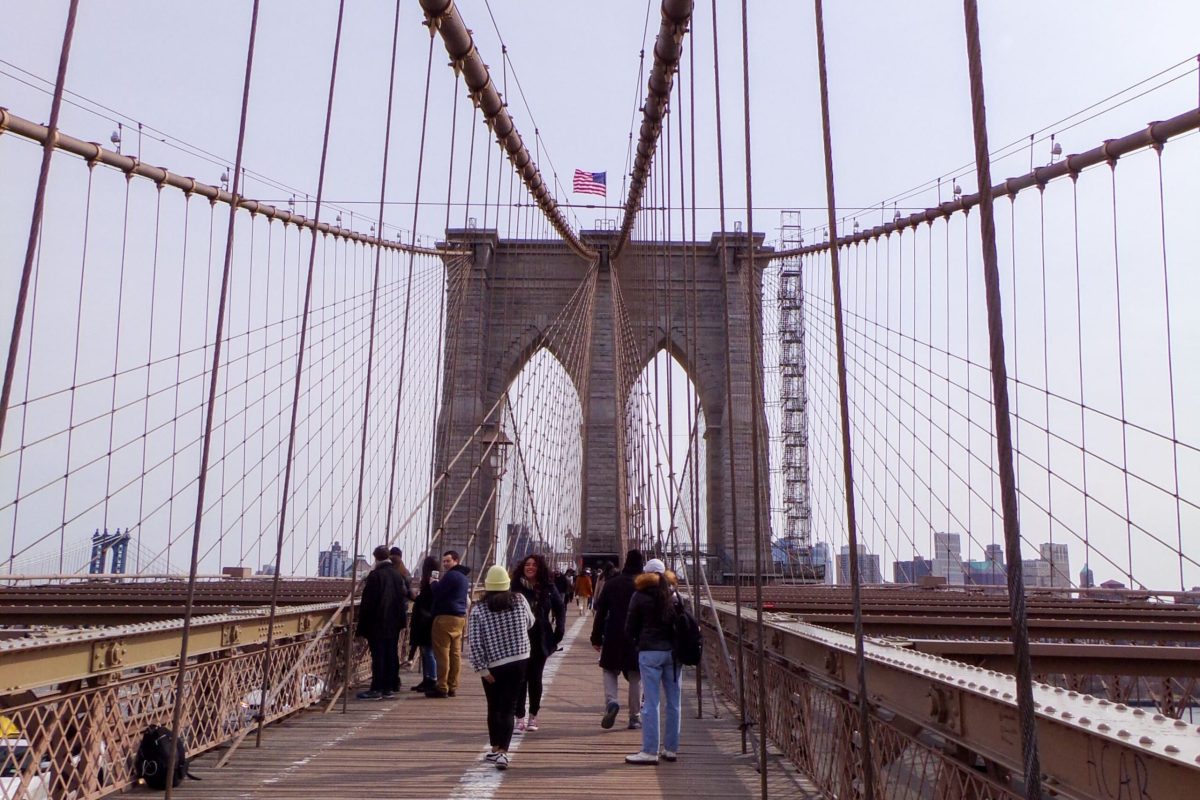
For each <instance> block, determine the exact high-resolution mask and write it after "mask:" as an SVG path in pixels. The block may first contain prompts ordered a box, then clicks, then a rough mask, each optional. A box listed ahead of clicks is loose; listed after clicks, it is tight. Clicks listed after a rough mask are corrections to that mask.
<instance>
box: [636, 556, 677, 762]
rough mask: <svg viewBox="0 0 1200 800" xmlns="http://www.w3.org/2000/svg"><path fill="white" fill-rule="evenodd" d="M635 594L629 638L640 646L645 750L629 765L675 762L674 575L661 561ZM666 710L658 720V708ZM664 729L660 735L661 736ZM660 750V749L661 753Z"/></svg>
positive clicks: (648, 569) (641, 577)
mask: <svg viewBox="0 0 1200 800" xmlns="http://www.w3.org/2000/svg"><path fill="white" fill-rule="evenodd" d="M634 587H635V588H636V589H637V592H636V593H635V594H634V596H633V599H632V600H630V601H629V613H628V614H627V616H626V619H625V635H626V636H628V637H629V640H630V641H632V642H637V648H638V669H639V671H640V672H641V675H642V749H641V750H640V751H639V752H637V753H634V754H633V755H629V756H625V763H627V764H657V763H658V759H659V757H660V756H661V757H662V759H663V760H664V761H675V760H676V758H677V757H678V756H677V754H678V752H679V702H680V684H679V673H680V672H681V671H682V669H683V667H682V665H679V664H676V663H675V656H674V653H673V652H672V651H673V649H674V646H675V613H676V612H675V573H673V572H671V571H669V570H668V569H667V567H666V565H665V564H664V563H663V562H662V561H661V560H660V559H657V558H652V559H650V560H649V561H647V562H646V571H645V572H643V573H642V574H641V575H639V576H637V578H636V579H635V580H634ZM660 701H661V703H662V705H665V706H666V711H665V713H664V714H663V718H662V720H661V726H660V720H659V705H660ZM660 729H661V736H660ZM660 746H661V750H660V749H659V748H660Z"/></svg>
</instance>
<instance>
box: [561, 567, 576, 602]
mask: <svg viewBox="0 0 1200 800" xmlns="http://www.w3.org/2000/svg"><path fill="white" fill-rule="evenodd" d="M563 577H564V578H566V579H567V591H565V592H563V602H565V603H566V604H567V605H571V603H573V602H575V570H574V569H573V568H571V567H568V568H567V572H566V574H565V575H563ZM577 607H578V606H577Z"/></svg>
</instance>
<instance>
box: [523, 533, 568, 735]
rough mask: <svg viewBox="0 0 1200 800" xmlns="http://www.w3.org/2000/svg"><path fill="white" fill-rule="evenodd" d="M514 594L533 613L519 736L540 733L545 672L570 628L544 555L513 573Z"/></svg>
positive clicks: (531, 558) (561, 598)
mask: <svg viewBox="0 0 1200 800" xmlns="http://www.w3.org/2000/svg"><path fill="white" fill-rule="evenodd" d="M512 587H513V591H515V592H519V593H520V594H522V595H524V596H525V599H526V600H527V601H528V602H529V608H530V609H531V610H532V611H533V617H534V623H533V627H532V628H530V629H529V664H528V666H526V668H525V678H524V680H523V681H522V682H521V687H520V689H519V694H518V695H517V696H518V700H517V722H516V728H515V730H516V732H517V733H524V732H525V731H527V730H528V731H536V730H537V729H538V719H537V715H538V712H539V711H540V710H541V708H542V671H543V670H545V668H546V659H547V658H549V657H550V655H551V654H552V653H554V652H555V651H556V650H558V643H559V642H561V641H562V639H563V634H564V633H565V632H566V625H567V621H566V618H567V604H566V603H565V602H564V601H563V597H562V595H561V594H559V591H558V589H557V588H556V587H555V586H554V580H553V579H552V578H551V576H550V567H549V565H547V564H546V559H545V557H544V556H542V555H541V554H540V553H534V554H533V555H531V556H528V557H526V558H525V560H524V561H522V562H521V564H520V565H519V566H518V567H517V568H516V569H514V570H513V573H512ZM526 697H528V698H529V719H528V721H526V719H525V699H526Z"/></svg>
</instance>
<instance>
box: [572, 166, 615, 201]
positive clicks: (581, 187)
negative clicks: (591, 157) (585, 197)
mask: <svg viewBox="0 0 1200 800" xmlns="http://www.w3.org/2000/svg"><path fill="white" fill-rule="evenodd" d="M607 174H608V173H606V172H584V171H583V170H581V169H577V170H575V191H576V192H579V193H580V194H598V195H600V196H601V197H608V186H607V185H606V184H605V176H606V175H607Z"/></svg>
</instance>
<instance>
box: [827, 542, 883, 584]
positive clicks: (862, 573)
mask: <svg viewBox="0 0 1200 800" xmlns="http://www.w3.org/2000/svg"><path fill="white" fill-rule="evenodd" d="M858 577H859V580H860V581H861V582H862V583H863V584H868V583H883V573H882V572H880V569H879V556H877V555H871V554H870V553H868V552H867V551H866V550H865V549H863V548H861V547H860V548H858ZM837 579H838V583H850V548H849V546H847V545H843V546H842V553H841V555H839V556H838V560H837Z"/></svg>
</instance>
